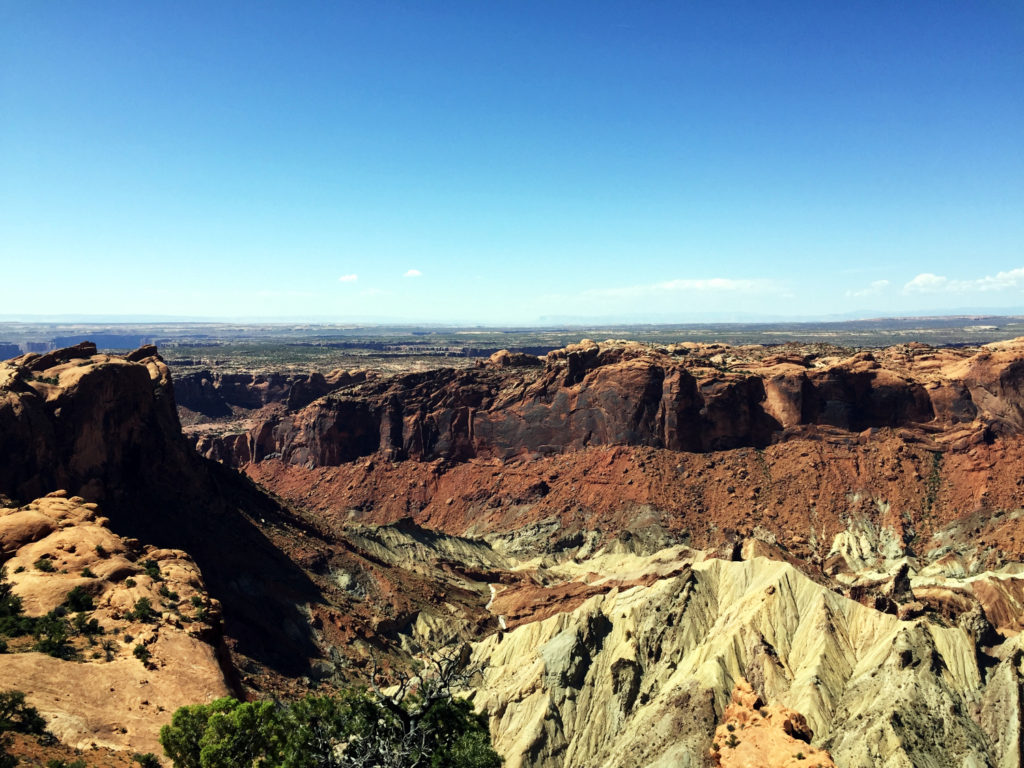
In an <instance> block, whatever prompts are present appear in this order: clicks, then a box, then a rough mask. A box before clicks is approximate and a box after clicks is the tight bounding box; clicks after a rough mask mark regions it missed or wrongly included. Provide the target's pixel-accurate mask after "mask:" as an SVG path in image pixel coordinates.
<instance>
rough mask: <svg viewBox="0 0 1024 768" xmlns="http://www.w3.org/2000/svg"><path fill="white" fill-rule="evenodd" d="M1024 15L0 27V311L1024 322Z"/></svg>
mask: <svg viewBox="0 0 1024 768" xmlns="http://www.w3.org/2000/svg"><path fill="white" fill-rule="evenodd" d="M1022 137H1024V5H1022V4H1021V3H1020V2H1018V1H1017V0H1003V1H999V2H996V1H994V0H993V1H991V2H987V1H986V0H979V1H978V2H971V3H965V2H962V1H961V2H941V1H929V2H905V3H892V2H881V1H879V2H870V1H868V2H821V1H820V0H815V1H814V2H810V1H809V2H756V3H755V2H749V3H745V2H729V1H728V0H725V1H724V2H717V1H716V2H699V3H698V2H642V3H621V2H619V3H602V2H594V1H592V0H588V1H587V2H550V0H547V1H545V2H526V1H517V2H485V3H481V2H464V3H461V2H411V1H410V2H404V3H398V2H351V3H350V2H306V3H285V2H277V3H274V2H239V3H230V2H218V3H209V2H174V3H170V2H145V3H139V2H124V3H115V2H102V0H100V1H98V2H93V3H82V2H60V1H59V0H52V1H48V2H36V1H35V0H6V2H2V3H0V274H2V275H3V277H2V284H3V301H2V304H0V314H7V315H12V314H13V315H24V314H37V313H39V314H46V313H56V312H61V313H63V314H79V313H80V314H103V315H111V314H126V315H129V314H130V315H146V314H151V315H160V316H167V315H178V316H202V317H216V316H224V317H246V318H266V319H273V318H320V319H324V320H340V321H343V320H364V321H365V320H373V319H377V320H382V321H384V320H407V321H430V322H474V323H484V324H487V323H496V324H497V323H524V324H525V323H534V322H538V321H540V320H541V319H546V320H550V319H552V318H554V319H557V318H573V319H580V318H605V319H614V320H616V321H621V320H624V319H625V320H635V321H638V322H639V321H645V320H654V321H663V322H672V321H693V320H700V319H716V320H720V319H730V318H735V319H757V318H777V317H788V316H823V315H831V314H843V313H853V314H860V315H864V316H879V315H890V314H907V313H927V314H939V313H943V312H957V311H960V310H964V309H970V310H975V311H982V310H986V309H988V310H1002V309H1011V310H1017V311H1024V138H1022Z"/></svg>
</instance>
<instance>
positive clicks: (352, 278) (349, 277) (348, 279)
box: [338, 275, 359, 283]
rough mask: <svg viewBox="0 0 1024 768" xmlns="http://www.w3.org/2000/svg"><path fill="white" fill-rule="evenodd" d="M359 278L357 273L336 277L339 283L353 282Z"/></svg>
mask: <svg viewBox="0 0 1024 768" xmlns="http://www.w3.org/2000/svg"><path fill="white" fill-rule="evenodd" d="M358 279H359V275H342V276H341V277H339V278H338V282H339V283H354V282H355V281H356V280H358Z"/></svg>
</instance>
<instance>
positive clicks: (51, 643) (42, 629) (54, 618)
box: [33, 611, 76, 659]
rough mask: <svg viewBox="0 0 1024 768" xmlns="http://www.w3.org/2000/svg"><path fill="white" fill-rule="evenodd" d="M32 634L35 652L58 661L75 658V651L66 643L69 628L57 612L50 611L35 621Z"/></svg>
mask: <svg viewBox="0 0 1024 768" xmlns="http://www.w3.org/2000/svg"><path fill="white" fill-rule="evenodd" d="M33 634H34V635H35V638H36V644H35V645H34V646H33V648H34V649H35V650H37V651H40V652H42V653H46V654H49V655H50V656H53V657H55V658H58V659H73V658H75V655H76V654H75V649H74V648H72V647H71V645H70V644H69V643H68V636H69V635H70V628H69V627H68V623H67V621H65V620H64V619H63V618H62V617H61V616H59V615H58V614H57V611H50V612H49V613H48V614H46V615H45V616H41V617H40V618H38V619H36V622H35V626H34V628H33Z"/></svg>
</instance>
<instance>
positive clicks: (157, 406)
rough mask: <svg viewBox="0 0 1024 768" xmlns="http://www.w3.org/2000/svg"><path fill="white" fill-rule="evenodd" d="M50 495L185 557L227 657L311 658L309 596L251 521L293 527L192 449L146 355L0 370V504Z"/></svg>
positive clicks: (160, 367) (80, 356)
mask: <svg viewBox="0 0 1024 768" xmlns="http://www.w3.org/2000/svg"><path fill="white" fill-rule="evenodd" d="M58 489H63V490H66V491H67V492H68V493H70V494H73V495H77V496H81V497H83V498H84V499H86V500H87V501H89V502H98V503H100V504H102V507H103V512H104V514H105V516H106V517H107V518H109V520H110V528H111V529H112V530H113V531H114V532H116V533H117V534H119V535H123V536H127V537H132V538H137V539H139V540H140V541H146V542H148V543H150V544H152V545H154V546H157V547H160V548H166V549H175V550H183V551H186V552H188V553H189V556H190V557H191V558H192V559H194V561H195V562H196V563H197V564H198V565H199V567H200V568H201V570H202V573H203V577H204V580H205V582H206V584H207V585H208V586H209V588H210V591H211V592H212V593H213V594H214V595H215V596H216V597H217V598H218V599H219V600H221V601H222V602H223V604H224V605H225V617H224V619H225V624H226V627H227V633H228V635H229V636H230V637H231V638H232V643H233V645H232V647H233V649H234V650H238V651H239V652H241V653H245V654H247V655H251V656H253V657H255V658H257V659H259V660H260V662H261V663H267V664H270V665H271V666H274V667H279V668H283V669H287V670H291V671H294V672H298V671H301V670H303V669H305V668H306V666H307V660H308V659H309V658H310V657H314V656H316V655H317V654H318V651H317V649H316V647H315V644H314V642H313V640H312V636H311V630H310V628H309V626H308V623H307V621H306V617H305V616H304V615H303V613H302V610H301V609H300V607H299V606H300V605H302V604H303V603H306V602H309V601H311V600H316V599H317V598H318V595H319V592H318V590H317V589H316V587H315V586H314V585H313V584H312V582H311V581H310V580H309V578H308V576H307V575H306V574H304V573H303V572H302V570H301V569H300V568H299V567H298V566H296V565H295V564H294V563H293V562H291V561H290V560H289V559H288V557H287V556H285V555H284V553H283V552H282V551H281V550H280V548H279V547H278V546H276V545H275V544H274V543H272V542H271V541H270V540H269V539H268V537H267V536H266V535H265V534H264V533H263V532H261V531H260V529H259V528H258V526H257V525H256V524H255V522H254V521H255V520H259V519H262V520H264V521H268V522H269V523H270V524H272V525H275V524H276V526H277V528H278V530H282V531H288V530H290V528H289V526H291V525H292V523H291V522H289V518H288V516H287V514H286V513H285V512H284V511H283V510H282V509H281V508H280V507H279V505H278V504H276V503H275V502H274V501H273V500H271V499H270V498H268V497H267V496H266V495H265V494H263V493H262V492H261V491H259V489H257V488H255V487H253V486H252V485H251V484H250V483H247V482H246V481H244V480H243V479H242V478H239V477H238V476H237V475H236V474H235V473H233V472H230V471H228V470H226V469H225V468H224V467H222V466H220V465H218V464H216V463H214V462H210V461H207V460H204V459H202V458H201V457H200V456H198V455H197V454H196V453H195V452H194V451H193V450H192V449H191V446H190V445H189V444H188V443H187V442H186V441H185V439H184V437H183V435H182V432H181V426H180V423H179V420H178V416H177V411H176V407H175V401H174V388H173V385H172V383H171V378H170V372H169V370H168V368H167V366H166V364H165V363H164V362H163V360H162V359H161V358H160V357H159V355H158V354H157V350H156V348H155V347H142V348H141V349H138V350H136V351H134V352H132V353H130V354H128V355H125V356H116V355H106V354H98V353H97V352H96V347H95V345H93V344H91V343H88V342H83V343H82V344H79V345H78V346H75V347H70V348H67V349H60V350H55V351H53V352H48V353H46V354H44V355H38V354H28V355H23V356H21V357H18V358H15V359H13V360H9V361H7V362H4V363H0V494H3V495H6V496H7V497H8V498H10V499H14V500H16V501H20V502H27V501H29V500H31V499H33V498H37V497H39V496H43V495H45V494H46V493H49V492H52V491H55V490H58ZM40 524H42V523H40ZM254 593H260V594H261V595H262V599H261V600H260V601H259V602H258V603H257V602H256V601H253V600H252V599H251V595H252V594H254Z"/></svg>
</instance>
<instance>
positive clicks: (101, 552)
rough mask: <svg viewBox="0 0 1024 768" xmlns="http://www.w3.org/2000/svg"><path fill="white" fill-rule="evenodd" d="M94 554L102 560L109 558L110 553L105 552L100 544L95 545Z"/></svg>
mask: <svg viewBox="0 0 1024 768" xmlns="http://www.w3.org/2000/svg"><path fill="white" fill-rule="evenodd" d="M96 554H97V555H99V556H100V557H102V558H108V557H110V553H109V552H107V550H106V548H105V547H104V546H103V545H102V544H97V545H96Z"/></svg>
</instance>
